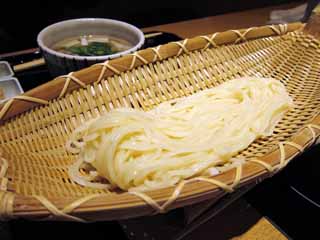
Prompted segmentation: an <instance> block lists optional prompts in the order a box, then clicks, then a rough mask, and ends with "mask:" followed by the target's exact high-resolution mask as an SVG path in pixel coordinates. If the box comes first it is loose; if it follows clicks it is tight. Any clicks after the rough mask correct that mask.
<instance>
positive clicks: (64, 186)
mask: <svg viewBox="0 0 320 240" xmlns="http://www.w3.org/2000/svg"><path fill="white" fill-rule="evenodd" d="M317 22H318V16H316V15H314V16H313V17H311V20H310V22H309V23H308V24H307V25H306V26H305V25H303V24H301V23H294V24H288V25H273V26H263V27H253V28H249V29H242V30H230V31H226V32H221V33H214V34H212V35H208V36H199V37H195V38H192V39H185V40H184V41H180V42H172V43H169V44H165V45H161V46H158V47H156V48H149V49H145V50H141V51H138V52H136V53H134V54H130V55H127V56H124V57H121V58H117V59H114V60H110V61H107V62H105V63H101V64H96V65H93V66H91V67H89V68H86V69H83V70H81V71H78V72H74V73H70V74H68V75H65V76H60V77H58V78H56V79H54V80H52V81H50V82H48V83H46V84H44V85H41V86H39V87H37V88H35V89H32V90H30V91H28V92H26V93H24V94H23V95H20V96H17V97H15V98H13V99H11V100H9V101H8V102H6V103H4V104H2V105H1V108H0V119H1V125H0V152H1V158H0V169H1V170H0V189H1V190H0V216H1V217H2V218H3V219H10V218H28V219H34V220H66V221H99V220H119V219H125V218H132V217H138V216H144V215H150V214H155V213H157V212H165V211H169V210H171V209H174V208H178V207H183V206H187V205H191V204H195V203H197V202H200V201H204V200H207V199H214V198H216V199H217V198H219V197H221V196H223V195H224V194H225V191H227V192H231V191H233V190H236V188H237V187H240V186H243V185H246V184H249V183H253V182H254V183H258V182H259V181H261V180H262V179H264V178H266V177H269V176H272V175H273V174H274V173H276V172H277V171H278V170H280V169H282V168H283V167H285V166H286V164H287V163H288V162H289V161H290V160H291V159H292V158H294V157H295V156H296V155H298V154H299V153H301V152H303V151H304V150H305V149H306V148H307V147H309V146H311V145H312V144H313V143H315V142H316V140H317V138H318V136H319V134H320V116H319V114H318V113H319V110H320V79H319V78H320V77H319V76H320V61H319V59H320V41H319V40H318V31H317V30H318V29H317V28H319V27H318V26H319V24H317ZM243 76H259V77H273V78H276V79H278V80H280V81H281V82H282V83H283V84H284V85H285V86H286V88H287V90H288V92H289V94H290V95H291V96H292V97H293V99H294V102H295V107H294V109H293V110H291V111H290V112H289V113H287V114H286V116H285V117H284V118H283V119H282V120H281V122H280V123H279V124H278V125H277V127H276V130H275V131H274V133H273V135H272V136H270V137H268V138H264V139H259V140H257V141H255V142H254V143H252V144H251V145H250V146H249V147H248V148H247V149H245V150H244V151H242V152H241V153H239V155H241V156H243V157H245V159H246V160H247V161H246V163H245V164H243V165H242V166H239V167H237V168H235V169H231V170H229V171H227V172H224V173H222V174H219V175H217V176H215V177H212V178H195V179H191V180H187V181H184V182H182V183H181V184H178V185H177V186H175V187H168V188H165V189H160V190H157V191H148V192H145V193H144V194H143V195H141V196H137V195H133V194H130V193H128V192H108V191H104V190H97V189H92V188H88V187H82V186H79V185H77V184H76V183H74V182H72V180H70V178H69V176H68V172H67V169H68V166H69V165H70V164H72V163H73V162H74V161H75V158H76V156H74V155H71V154H69V153H67V151H66V149H65V142H66V140H67V139H68V137H69V135H70V134H71V132H72V131H73V129H75V128H76V127H77V126H79V125H80V124H81V123H83V122H84V121H87V120H89V119H91V118H94V117H96V116H98V115H100V114H102V113H105V112H107V111H109V110H110V109H112V108H118V107H121V106H127V107H133V108H140V109H143V110H149V109H151V108H153V107H154V106H156V105H157V104H159V103H161V102H164V101H167V100H170V99H174V98H178V97H182V96H187V95H191V94H193V93H195V92H198V91H200V90H203V89H207V88H212V87H214V86H216V85H218V84H221V83H222V82H224V81H228V80H230V79H233V78H236V77H243Z"/></svg>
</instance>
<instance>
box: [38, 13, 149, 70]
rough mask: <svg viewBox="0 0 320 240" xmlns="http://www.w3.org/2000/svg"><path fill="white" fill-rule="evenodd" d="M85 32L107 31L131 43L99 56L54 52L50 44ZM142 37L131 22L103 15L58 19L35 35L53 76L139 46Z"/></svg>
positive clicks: (122, 53) (130, 50) (98, 32)
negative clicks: (121, 48) (122, 49)
mask: <svg viewBox="0 0 320 240" xmlns="http://www.w3.org/2000/svg"><path fill="white" fill-rule="evenodd" d="M89 34H92V35H109V36H112V37H117V38H120V39H124V40H127V41H128V42H130V43H131V44H132V45H133V47H132V48H130V49H128V50H125V51H122V52H118V53H115V54H110V55H103V56H74V55H70V54H65V53H61V52H57V51H55V50H53V49H52V48H51V47H52V46H53V45H54V44H55V43H57V42H59V41H61V40H63V39H66V38H69V37H75V36H80V35H89ZM144 40H145V39H144V35H143V32H142V31H141V30H139V29H138V28H136V27H135V26H133V25H131V24H128V23H125V22H121V21H117V20H112V19H103V18H79V19H72V20H66V21H62V22H58V23H55V24H52V25H50V26H48V27H46V28H44V29H43V30H42V31H41V32H40V33H39V34H38V37H37V42H38V45H39V47H40V49H41V51H42V54H43V56H44V58H45V61H46V63H47V65H48V68H49V71H50V73H51V74H52V75H53V76H58V75H62V74H67V73H69V72H71V71H76V70H79V69H82V68H85V67H88V66H90V65H92V64H95V63H98V62H103V61H105V60H108V59H112V58H117V57H120V56H123V55H126V54H129V53H132V52H135V51H137V50H138V49H140V48H141V47H142V45H143V44H144Z"/></svg>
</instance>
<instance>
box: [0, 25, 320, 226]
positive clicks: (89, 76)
mask: <svg viewBox="0 0 320 240" xmlns="http://www.w3.org/2000/svg"><path fill="white" fill-rule="evenodd" d="M307 28H308V27H305V26H304V24H301V23H293V24H284V25H271V26H262V27H252V28H247V29H241V30H229V31H225V32H221V33H214V34H212V35H207V36H199V37H195V38H192V39H185V40H183V41H179V42H174V43H168V44H165V45H162V46H161V45H160V46H158V47H157V48H152V49H145V50H140V51H138V52H136V53H134V54H130V55H127V56H123V57H121V58H117V59H114V60H110V61H107V62H105V63H102V64H96V65H93V66H91V67H89V68H86V69H83V70H80V71H78V72H74V73H71V74H68V75H65V76H60V77H58V78H56V79H54V80H52V81H50V82H48V83H46V84H44V85H41V86H39V87H37V88H35V89H32V90H30V91H28V92H26V93H25V94H23V95H21V96H18V97H16V98H14V99H12V100H10V101H9V102H6V103H4V104H2V105H0V121H2V122H0V123H5V122H6V121H12V119H14V117H16V116H19V114H20V115H21V114H24V112H26V111H30V110H31V109H33V108H35V107H36V108H37V107H39V106H40V105H42V104H48V102H49V101H51V100H53V99H55V98H60V97H63V96H64V95H65V94H67V93H69V92H72V91H74V90H75V89H78V88H79V87H83V86H86V85H87V84H91V83H93V82H94V81H95V80H96V79H98V82H99V81H100V80H101V79H102V78H106V77H109V76H112V75H116V74H118V75H119V74H121V72H123V71H130V70H132V69H134V68H137V67H139V66H141V65H144V64H149V63H153V62H157V61H161V60H163V59H167V58H169V57H172V56H174V55H180V54H184V53H188V52H189V51H195V50H199V49H203V48H207V47H209V46H219V45H226V44H236V43H239V42H242V41H247V40H253V39H258V38H265V37H270V36H276V35H283V34H287V33H290V32H293V31H296V30H298V31H304V30H305V29H307ZM306 33H307V34H308V32H306ZM167 49H169V50H171V51H167ZM168 52H170V54H168ZM172 52H174V53H175V54H172ZM120 63H125V64H120ZM124 65H126V66H127V67H126V68H125V67H123V66H124ZM120 66H121V69H118V68H117V67H120ZM80 79H81V80H80ZM50 89H51V90H52V91H51V93H50V94H49V95H46V94H47V93H48V90H50ZM319 126H320V114H319V113H318V114H317V115H316V116H315V117H314V119H313V120H312V121H311V122H310V123H309V124H308V125H306V126H304V127H303V128H301V130H300V131H299V132H298V133H297V134H295V135H294V136H293V137H292V138H291V139H290V142H283V143H279V148H277V149H275V150H273V151H272V152H269V153H268V154H266V155H264V156H263V157H261V158H259V159H258V161H255V162H254V161H252V162H246V163H245V164H244V165H243V167H241V170H240V171H241V173H240V179H237V174H238V170H239V169H230V170H229V171H227V172H224V173H222V174H219V175H217V176H215V177H213V178H214V179H215V180H217V181H218V182H222V183H224V184H226V185H227V186H232V185H233V184H234V186H232V187H239V186H242V185H245V184H246V183H248V182H249V181H253V180H254V181H255V182H259V181H261V180H262V179H264V178H266V177H268V176H272V175H273V174H274V171H275V170H278V169H277V167H276V166H279V164H282V165H280V167H279V170H280V169H281V168H282V167H285V165H286V164H287V163H288V161H290V160H291V159H292V158H294V157H295V156H297V155H298V154H299V153H301V152H302V151H303V150H304V149H305V148H307V147H309V146H311V145H312V144H313V143H314V142H315V141H316V139H317V138H318V137H319V135H320V127H319ZM261 161H262V162H265V163H266V165H263V164H261ZM281 161H284V162H282V163H281ZM249 166H250V169H249ZM186 184H187V185H188V188H183V189H181V192H180V193H179V194H178V197H177V198H176V199H173V202H172V203H171V204H169V205H168V206H167V207H166V208H165V209H161V208H159V206H160V207H161V206H163V205H162V204H165V203H166V201H168V198H170V196H172V194H173V192H174V190H175V189H176V187H168V188H165V189H161V191H150V192H147V193H148V195H151V196H152V198H153V199H154V201H155V202H156V203H157V204H158V206H156V207H155V206H153V207H150V203H146V201H145V200H143V199H141V198H139V197H137V196H135V195H132V194H129V193H123V194H119V195H118V194H111V195H110V194H106V195H96V196H91V197H88V198H87V199H80V200H79V199H75V198H74V197H70V198H64V199H61V198H51V199H50V201H49V202H47V199H42V198H41V197H40V198H35V197H34V196H24V195H20V194H16V193H12V192H7V191H1V190H0V218H1V217H3V218H13V217H28V218H30V217H31V218H35V219H39V218H43V217H48V216H52V219H56V218H57V219H63V220H77V219H73V218H72V217H73V216H79V217H82V216H85V218H87V220H89V221H95V220H97V219H103V220H111V219H121V218H126V217H125V216H124V215H123V214H122V215H121V214H120V213H122V212H123V211H130V210H132V209H136V210H138V212H139V213H136V212H137V211H136V212H135V213H134V214H131V215H130V214H128V215H127V217H128V216H130V217H134V216H141V215H149V214H153V213H155V211H158V212H163V211H168V210H171V209H173V208H177V207H181V206H184V205H186V203H187V202H188V201H189V200H191V199H192V200H193V201H196V202H199V201H202V200H206V199H209V198H212V197H215V196H218V195H219V194H221V192H223V188H224V187H222V188H221V186H220V187H219V186H218V185H214V184H212V183H208V182H203V181H194V182H190V183H186ZM224 190H227V189H226V188H224ZM115 202H116V203H117V205H114V203H115ZM157 208H158V209H157ZM104 211H106V212H107V213H109V214H110V215H109V216H103V217H101V216H100V217H98V218H96V217H94V216H91V215H90V214H89V215H90V216H89V217H88V216H87V215H86V214H87V213H91V214H97V213H99V212H100V213H103V212H104ZM71 214H72V215H71ZM119 214H120V215H121V216H120V215H119ZM118 215H119V216H120V217H117V216H118ZM68 216H71V218H69V217H68ZM49 219H50V218H49Z"/></svg>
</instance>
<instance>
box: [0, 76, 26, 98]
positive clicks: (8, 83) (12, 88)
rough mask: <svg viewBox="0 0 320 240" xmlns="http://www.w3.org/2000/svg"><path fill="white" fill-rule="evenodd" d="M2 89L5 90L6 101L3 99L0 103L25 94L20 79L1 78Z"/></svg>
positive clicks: (0, 86) (0, 85)
mask: <svg viewBox="0 0 320 240" xmlns="http://www.w3.org/2000/svg"><path fill="white" fill-rule="evenodd" d="M0 88H2V89H3V93H4V99H1V100H0V103H2V102H5V101H7V100H9V99H10V98H13V97H15V96H17V95H20V94H22V93H23V92H24V91H23V89H22V87H21V85H20V83H19V81H18V79H16V78H14V77H9V78H0Z"/></svg>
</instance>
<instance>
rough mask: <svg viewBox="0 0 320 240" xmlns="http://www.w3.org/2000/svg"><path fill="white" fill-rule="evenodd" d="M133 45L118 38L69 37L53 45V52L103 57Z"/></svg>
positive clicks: (99, 36)
mask: <svg viewBox="0 0 320 240" xmlns="http://www.w3.org/2000/svg"><path fill="white" fill-rule="evenodd" d="M132 46H133V45H132V44H131V43H130V42H128V41H126V40H124V39H120V38H115V37H110V36H107V35H83V36H77V37H70V38H66V39H63V40H62V41H59V42H57V43H55V44H54V45H53V46H52V49H54V50H55V51H58V52H61V53H66V54H70V55H76V56H103V55H110V54H114V53H117V52H122V51H125V50H127V49H129V48H131V47H132Z"/></svg>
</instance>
